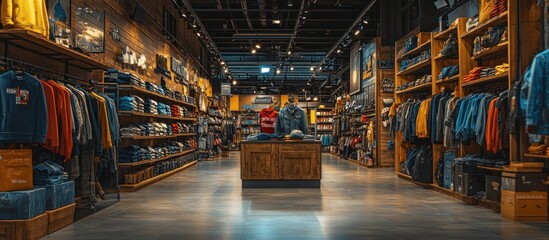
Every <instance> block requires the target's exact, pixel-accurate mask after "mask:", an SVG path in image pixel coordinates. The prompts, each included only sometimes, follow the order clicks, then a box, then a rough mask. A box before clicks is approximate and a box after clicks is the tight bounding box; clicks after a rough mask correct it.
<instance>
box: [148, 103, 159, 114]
mask: <svg viewBox="0 0 549 240" xmlns="http://www.w3.org/2000/svg"><path fill="white" fill-rule="evenodd" d="M157 108H158V103H157V102H156V101H155V100H152V99H147V100H146V101H145V112H146V113H150V114H158V109H157Z"/></svg>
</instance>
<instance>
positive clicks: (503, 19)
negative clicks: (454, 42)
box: [461, 11, 509, 38]
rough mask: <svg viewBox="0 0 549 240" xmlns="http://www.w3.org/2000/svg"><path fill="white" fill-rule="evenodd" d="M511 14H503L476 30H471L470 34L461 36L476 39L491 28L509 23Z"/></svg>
mask: <svg viewBox="0 0 549 240" xmlns="http://www.w3.org/2000/svg"><path fill="white" fill-rule="evenodd" d="M508 15H509V12H508V11H507V12H504V13H501V14H500V15H499V16H497V17H494V18H491V19H489V20H488V21H486V22H484V23H481V24H479V25H478V26H477V27H476V28H473V29H471V30H470V31H469V32H467V33H464V34H463V35H461V37H462V38H475V37H477V36H480V35H482V34H484V32H486V31H487V30H488V28H490V27H495V26H497V25H500V24H504V23H506V22H507V16H508Z"/></svg>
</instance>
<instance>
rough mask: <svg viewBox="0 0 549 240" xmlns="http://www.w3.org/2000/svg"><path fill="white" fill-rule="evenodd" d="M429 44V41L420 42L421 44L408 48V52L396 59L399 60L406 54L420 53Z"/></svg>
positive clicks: (406, 55)
mask: <svg viewBox="0 0 549 240" xmlns="http://www.w3.org/2000/svg"><path fill="white" fill-rule="evenodd" d="M430 46H431V41H427V42H424V43H422V44H421V45H419V46H417V47H416V48H414V49H412V50H410V51H409V52H407V53H405V54H403V55H402V56H401V57H399V58H398V60H397V61H401V60H403V59H405V58H406V57H408V56H412V55H414V54H418V53H421V52H422V51H423V50H427V49H428V48H429V47H430Z"/></svg>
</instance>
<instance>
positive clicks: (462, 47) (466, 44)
mask: <svg viewBox="0 0 549 240" xmlns="http://www.w3.org/2000/svg"><path fill="white" fill-rule="evenodd" d="M507 4H508V6H507V9H508V11H507V12H504V13H502V14H500V15H499V16H497V17H494V18H492V19H490V20H488V21H486V22H484V23H481V24H480V25H479V26H477V27H476V28H473V29H472V30H470V31H467V30H466V22H467V20H468V19H467V18H460V19H458V20H457V21H455V22H454V23H453V24H452V26H451V27H450V28H449V29H446V30H444V31H443V32H439V33H433V34H432V36H431V41H430V44H431V53H432V54H431V55H432V56H433V57H432V59H431V67H432V69H431V74H432V79H433V84H432V89H430V90H428V89H429V88H426V89H423V91H430V93H431V94H432V95H435V94H438V93H440V92H441V91H442V90H443V89H445V88H451V89H454V90H455V91H454V94H456V96H457V97H465V96H468V95H469V94H472V93H477V92H481V91H494V92H501V91H503V90H507V89H509V88H510V87H511V86H512V84H513V81H515V80H517V79H519V78H520V76H522V74H523V71H524V70H525V69H526V67H527V65H528V64H529V63H530V62H531V59H532V58H533V57H534V56H535V54H537V53H538V52H539V51H541V50H542V49H541V44H540V46H538V45H536V44H535V43H538V42H539V43H541V42H542V41H541V39H542V36H534V35H536V34H532V32H533V31H538V32H539V30H537V29H539V21H538V20H540V19H541V17H542V15H540V14H539V9H538V8H537V7H532V6H535V4H536V1H535V0H524V1H508V2H507ZM519 11H520V13H519ZM496 26H507V28H508V38H507V41H506V42H503V43H499V44H498V45H496V46H494V47H492V48H489V49H486V50H484V51H483V52H480V53H478V54H476V55H473V49H474V40H475V38H476V37H480V36H482V35H484V34H485V33H486V32H487V31H488V28H490V27H496ZM519 26H520V28H521V31H520V34H521V35H520V36H519V32H518V31H517V30H518V27H519ZM453 33H455V34H456V36H457V40H458V55H457V58H443V57H440V56H439V53H440V51H441V50H442V49H443V47H444V43H445V42H446V40H447V39H448V37H449V36H450V34H453ZM521 38H522V39H528V41H519V39H521ZM404 40H405V39H402V40H399V41H397V42H396V43H395V48H396V49H395V53H397V54H398V52H399V50H400V49H401V48H402V46H403V41H404ZM533 43H534V44H533ZM399 61H400V59H399V60H396V61H395V70H396V71H398V69H399V64H400V63H399ZM503 63H507V64H509V71H508V72H505V73H502V74H498V75H494V76H488V77H484V78H480V79H477V80H473V81H470V82H466V83H465V82H463V80H464V79H465V77H466V76H467V75H468V73H469V71H471V70H472V69H473V68H475V67H495V66H497V65H501V64H503ZM453 65H458V66H459V74H458V75H457V76H453V77H450V78H445V79H442V80H436V79H437V76H438V75H439V74H440V73H441V71H442V69H443V68H444V67H448V66H453ZM412 67H415V66H412ZM413 70H415V69H413ZM413 73H414V71H403V72H400V73H398V74H395V83H396V84H395V85H396V87H398V86H400V85H402V83H406V82H410V81H413V80H414V79H415V78H417V76H415V75H414V74H413ZM407 74H410V75H411V76H410V77H407ZM477 86H478V88H477ZM500 86H501V91H496V90H497V89H499V87H500ZM395 90H396V89H395ZM406 93H407V92H403V91H395V100H396V103H403V102H405V101H406V100H407V98H408V96H407V95H406ZM524 135H525V134H524V133H522V134H521V136H520V137H521V139H522V140H521V143H522V144H523V146H518V145H517V144H516V141H514V139H516V137H515V136H514V135H511V137H510V141H509V142H510V144H511V146H510V148H509V149H510V152H509V154H508V155H509V156H510V160H511V161H512V162H514V161H520V160H521V159H515V158H516V156H522V157H523V158H528V161H533V160H535V159H537V160H539V161H546V160H548V159H549V156H545V155H531V154H518V153H524V152H527V150H526V148H527V146H524V145H525V144H524V143H528V139H527V137H525V136H524ZM402 139H403V135H402V133H400V132H398V131H397V132H396V137H395V148H396V149H395V150H396V156H395V172H396V175H397V176H398V177H399V178H402V179H406V180H409V181H412V178H411V177H410V176H407V175H404V174H402V173H400V165H401V163H402V162H403V161H405V160H406V153H407V151H409V150H410V148H411V144H409V143H405V142H404V143H403V142H402ZM477 145H478V144H476V143H471V144H470V145H463V144H462V145H461V147H460V148H459V149H458V150H455V152H456V157H463V156H465V155H466V154H482V152H483V151H481V150H482V147H481V146H477ZM431 146H432V149H433V174H434V170H435V169H436V167H435V166H436V164H437V160H438V159H440V157H441V156H442V155H443V154H444V153H445V152H446V151H447V149H446V148H444V147H443V146H442V145H441V144H431ZM479 169H482V170H484V171H485V172H488V173H492V174H494V175H497V174H498V173H501V172H502V171H503V169H502V168H495V167H485V166H479ZM433 180H434V181H435V179H434V178H433ZM548 182H549V181H548ZM416 184H418V185H420V186H424V185H423V184H419V183H416ZM424 187H427V186H424ZM430 188H432V189H433V190H435V191H438V192H440V193H443V194H446V195H448V196H452V197H455V198H457V199H460V200H462V201H465V202H468V203H471V204H475V205H479V206H483V207H486V208H490V209H494V210H496V211H498V209H499V208H500V203H497V202H491V201H486V200H481V199H476V198H474V197H470V196H463V195H460V194H457V193H455V192H454V191H453V190H450V189H445V188H442V187H439V186H438V185H437V183H436V182H433V184H431V186H430Z"/></svg>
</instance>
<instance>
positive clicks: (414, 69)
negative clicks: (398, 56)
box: [397, 59, 431, 76]
mask: <svg viewBox="0 0 549 240" xmlns="http://www.w3.org/2000/svg"><path fill="white" fill-rule="evenodd" d="M430 65H431V59H425V60H423V61H421V62H419V63H416V64H415V65H412V66H411V67H408V68H406V70H402V71H401V72H399V73H397V75H399V76H402V75H410V74H413V73H416V72H418V71H420V70H423V69H425V68H427V67H429V66H430Z"/></svg>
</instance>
